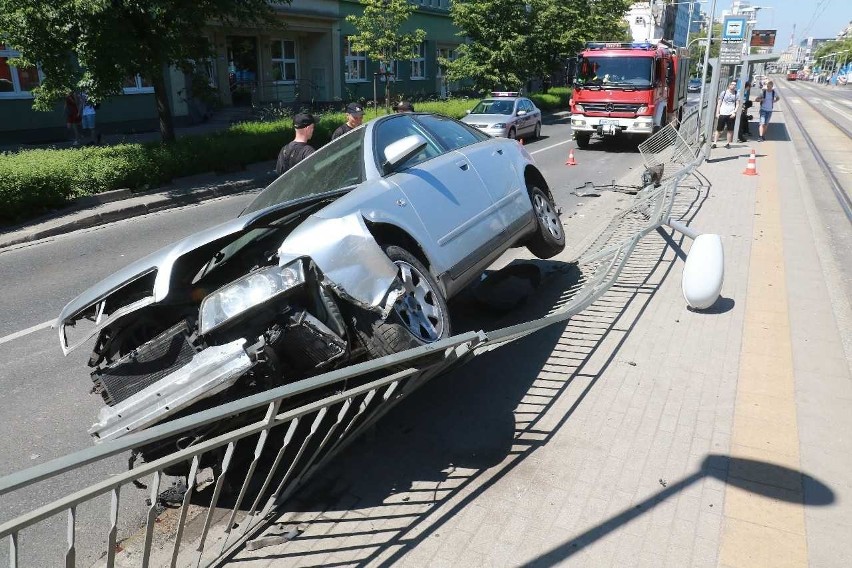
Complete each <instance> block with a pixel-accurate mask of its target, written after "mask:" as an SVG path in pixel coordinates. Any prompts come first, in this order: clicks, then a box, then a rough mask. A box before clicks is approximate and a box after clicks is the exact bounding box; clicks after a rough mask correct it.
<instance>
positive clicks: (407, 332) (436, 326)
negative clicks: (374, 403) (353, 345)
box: [361, 245, 452, 357]
mask: <svg viewBox="0 0 852 568" xmlns="http://www.w3.org/2000/svg"><path fill="white" fill-rule="evenodd" d="M385 254H387V255H388V258H390V259H391V261H392V262H393V263H394V264H395V265H396V267H397V278H398V279H399V281H400V282H401V284H402V294H401V295H400V296H399V298H397V300H396V302H395V303H394V305H393V309H392V310H391V312H390V314H389V315H388V317H387V319H384V320H380V321H377V322H375V323H374V324H373V325H372V326H371V328H372V329H370V330H362V331H361V337H362V339H363V343H364V345H365V347H366V348H367V351H369V353H370V354H371V355H372V356H373V357H381V356H384V355H389V354H391V353H397V352H399V351H404V350H406V349H411V348H412V347H419V346H421V345H426V344H428V343H434V342H435V341H438V340H440V339H445V338H447V337H449V336H450V335H451V333H452V332H451V330H450V314H449V310H448V309H447V302H446V300H444V297H443V295H442V294H441V290H440V288H439V287H438V282H437V281H436V280H435V277H434V276H432V273H431V272H429V270H428V269H427V268H426V267H425V266H424V265H423V263H421V262H420V261H419V260H418V259H417V258H416V257H415V256H414V255H413V254H411V253H410V252H408V251H407V250H405V249H403V248H401V247H398V246H396V245H390V246H387V247H385Z"/></svg>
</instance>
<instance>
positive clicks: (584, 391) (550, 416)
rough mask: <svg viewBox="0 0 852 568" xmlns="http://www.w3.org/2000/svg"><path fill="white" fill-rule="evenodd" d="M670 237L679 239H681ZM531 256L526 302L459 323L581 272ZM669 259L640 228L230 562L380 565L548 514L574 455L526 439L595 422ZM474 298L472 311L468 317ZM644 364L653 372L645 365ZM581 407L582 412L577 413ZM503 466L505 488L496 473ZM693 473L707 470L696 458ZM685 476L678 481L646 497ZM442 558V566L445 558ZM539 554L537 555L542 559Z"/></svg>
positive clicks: (519, 311) (379, 431)
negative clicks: (273, 541)
mask: <svg viewBox="0 0 852 568" xmlns="http://www.w3.org/2000/svg"><path fill="white" fill-rule="evenodd" d="M693 179H695V180H697V183H696V184H695V185H692V186H689V185H688V184H685V185H684V186H683V187H682V191H680V192H679V194H678V196H679V197H678V199H677V201H676V207H675V208H674V209H673V211H672V216H673V217H675V218H677V219H680V220H681V221H683V222H689V220H690V219H692V218H693V217H694V215H695V214H696V213H697V211H698V210H699V209H700V208H701V206H702V204H703V203H704V200H705V199H706V198H707V196H708V194H709V189H710V188H709V186H708V185H707V184H706V183H704V182H702V180H701V178H700V177H697V176H696V177H695V178H693ZM705 182H706V178H705ZM673 238H675V239H679V242H680V243H682V242H683V239H684V238H685V237H682V236H680V235H675V236H674V237H673ZM533 263H534V264H536V268H539V269H540V270H541V269H542V267H543V268H544V270H548V269H550V268H554V270H553V271H552V272H548V273H547V277H546V278H544V279H543V280H542V282H541V284H540V285H539V286H538V287H534V286H533V289H534V292H533V293H530V294H529V295H528V298H527V301H526V302H524V303H521V304H519V305H518V306H516V307H513V308H512V309H511V310H510V311H509V312H507V313H506V314H505V315H504V317H502V318H499V317H495V316H494V314H493V313H491V312H490V311H489V309H488V308H483V307H480V306H479V304H480V303H481V298H479V299H477V298H475V297H469V298H467V299H465V298H463V297H462V298H460V300H459V301H458V302H456V303H455V304H454V307H453V309H457V308H458V307H459V306H461V308H462V310H461V311H462V314H461V316H460V317H459V322H458V323H457V325H459V327H458V328H457V331H458V330H459V329H464V328H467V327H470V326H471V325H472V324H473V322H477V321H478V322H479V323H480V325H479V327H480V328H483V327H488V326H489V325H490V324H496V325H509V324H510V323H513V322H514V321H528V320H530V319H532V318H533V317H535V314H541V313H553V312H554V311H557V310H558V309H559V307H560V306H561V305H564V304H565V303H566V302H569V301H570V299H571V297H570V295H569V294H566V290H569V289H570V288H571V283H572V282H573V283H575V284H576V283H578V281H579V280H578V274H577V273H576V272H574V269H573V268H571V265H562V267H561V269H555V268H559V267H558V265H556V264H547V263H548V261H533ZM677 263H678V261H676V254H675V252H674V251H673V250H672V248H671V247H670V246H669V245H668V244H667V243H666V241H664V240H662V239H659V238H655V235H649V237H648V238H645V239H642V240H640V241H639V243H638V244H637V247H636V249H635V250H634V252H633V254H631V256H630V258H629V260H628V262H627V264H626V265H625V267H624V270H623V271H622V273H621V275H620V276H619V278H618V280H617V281H616V282H615V283H614V284H613V286H612V287H611V288H610V290H609V291H608V292H607V293H605V294H604V295H603V296H601V297H600V298H599V299H598V300H597V301H595V302H594V303H593V304H591V305H590V306H589V307H588V308H586V309H585V310H583V311H582V312H580V313H579V314H577V315H575V316H574V317H572V318H571V319H570V320H567V321H564V322H560V323H556V324H554V325H551V326H550V327H547V328H545V329H543V330H541V331H539V332H537V333H535V334H533V335H530V336H527V337H525V338H523V339H521V340H518V341H516V342H514V343H513V344H509V345H506V346H504V347H501V348H500V349H496V350H494V351H490V352H488V354H487V355H486V356H481V357H475V358H474V359H473V360H471V361H470V362H469V363H468V364H466V365H464V366H463V367H460V368H458V369H456V370H454V371H452V372H450V373H448V374H445V375H443V376H439V377H436V378H434V379H432V380H431V381H430V382H428V383H426V384H425V385H424V386H422V387H421V388H420V389H419V390H418V391H417V394H416V395H413V396H410V397H408V398H406V399H405V400H403V401H402V402H400V403H399V404H398V405H397V406H396V407H395V408H393V409H392V410H391V411H390V412H389V413H388V414H387V415H386V416H385V417H383V418H382V420H381V421H380V422H378V423H377V424H376V426H375V427H374V428H373V429H372V432H371V433H370V434H368V435H366V436H362V437H360V438H358V439H357V440H356V441H354V442H353V443H352V444H351V445H350V446H349V447H348V448H347V449H346V450H344V451H343V452H342V453H341V454H340V455H338V456H337V457H336V458H335V459H334V460H333V461H332V462H331V463H330V464H329V466H328V467H326V468H325V469H324V470H323V471H322V472H320V473H319V474H318V475H317V476H316V477H315V478H313V480H312V481H311V482H310V483H309V484H308V485H307V486H306V487H305V488H304V489H303V491H301V492H300V494H298V495H297V496H296V497H294V499H293V500H291V501H290V502H288V503H287V505H286V507H285V510H286V512H282V513H281V514H280V515H279V517H278V518H276V519H275V520H274V521H273V523H274V524H273V525H272V527H278V528H279V530H280V528H281V527H285V526H288V525H291V524H294V523H295V524H298V525H299V526H300V527H302V529H303V531H302V532H301V533H300V534H299V536H298V538H296V539H294V540H293V541H292V542H288V544H287V547H286V548H284V549H283V550H282V549H280V548H279V549H275V550H266V551H264V550H262V549H261V550H258V551H253V552H251V553H246V552H243V553H241V554H240V555H239V557H237V558H232V562H239V561H241V560H265V561H275V560H285V559H286V560H292V561H296V559H298V562H299V563H300V565H302V566H320V565H322V566H335V565H342V564H347V565H353V564H354V565H366V564H371V565H381V566H390V565H394V564H395V563H397V562H400V561H401V560H402V559H403V557H405V560H406V561H407V562H410V563H414V564H421V562H420V561H421V560H422V564H426V563H428V561H429V560H428V558H429V557H430V556H431V555H433V554H435V552H436V547H440V546H441V543H445V542H448V541H449V539H454V538H457V537H458V535H456V533H457V532H459V529H461V528H462V525H463V526H464V529H463V530H468V531H469V530H471V529H474V530H475V529H476V527H477V526H479V525H483V526H487V525H488V521H487V520H486V519H484V518H483V515H488V514H497V515H500V516H501V520H503V521H505V520H506V518H507V517H509V516H512V515H515V514H517V515H520V516H524V517H529V518H531V519H536V518H546V519H548V520H549V521H551V522H552V520H553V518H554V517H555V516H556V515H558V513H559V510H556V509H555V508H554V507H553V503H551V504H550V506H548V505H547V500H546V499H543V498H542V496H543V491H544V487H546V486H552V484H554V483H557V484H558V476H562V475H565V474H566V470H572V469H573V470H575V471H574V473H575V474H579V473H580V469H581V468H582V467H583V464H582V463H579V461H580V460H572V459H569V456H567V455H565V454H564V452H563V453H562V454H560V453H559V452H558V451H556V450H554V449H551V450H550V451H549V453H543V454H536V450H538V449H540V448H542V447H543V446H545V445H547V444H548V443H550V442H552V441H553V440H554V438H555V437H556V436H560V439H562V440H564V436H576V437H579V438H582V439H586V438H590V439H597V438H598V433H599V432H600V429H601V428H603V427H604V425H603V424H599V423H597V422H596V421H594V420H588V419H587V418H586V417H585V415H588V412H589V410H590V408H586V407H585V406H584V401H585V399H586V398H587V396H588V395H589V394H590V393H591V392H592V391H593V390H594V389H595V387H596V385H597V383H598V381H599V380H600V379H601V377H602V375H603V374H604V372H605V371H607V370H608V369H611V368H613V367H615V368H616V369H615V370H613V372H614V373H616V374H617V373H619V371H617V367H618V366H621V365H625V366H635V365H636V363H635V362H631V361H626V360H622V359H621V358H620V357H619V351H620V348H621V347H622V345H623V344H624V342H625V341H626V340H627V338H628V337H629V336H630V334H631V332H632V330H633V329H634V327H635V325H636V323H637V322H638V321H639V319H640V318H641V316H642V315H643V314H644V313H645V311H646V310H647V309H648V306H649V305H650V302H651V300H652V299H653V297H654V296H655V295H656V294H657V292H658V290H659V287H660V285H661V284H662V283H663V282H664V281H665V280H666V279H667V277H668V276H669V274H670V273H671V271H672V270H673V268H674V267H675V266H677ZM523 264H525V263H516V264H515V268H513V269H512V270H515V271H518V272H519V273H521V274H526V275H527V276H528V277H529V278H530V279H531V281H532V280H534V279H535V276H534V275H533V274H534V272H532V270H531V269H530V268H529V267H528V266H526V267H519V266H520V265H523ZM511 266H512V265H510V267H511ZM510 272H511V271H510ZM491 277H493V275H489V276H488V278H491ZM513 277H518V276H517V273H515V274H514V276H513ZM581 277H582V276H581ZM488 278H486V281H487V280H488ZM470 293H471V295H473V294H474V292H472V291H471V292H470ZM478 310H479V311H480V313H481V315H482V318H481V319H477V318H476V317H475V316H476V314H477V311H478ZM454 315H456V314H455V312H454ZM476 327H477V326H476V325H473V327H472V328H474V329H475V328H476ZM625 369H627V367H625ZM648 372H649V373H651V375H650V376H653V374H654V372H655V371H654V370H653V369H649V370H648ZM586 406H587V405H586ZM577 413H580V415H581V416H580V417H577V418H576V419H575V414H577ZM600 442H601V440H600V439H597V441H596V442H595V443H600ZM614 442H615V441H613V443H614ZM589 443H591V442H589ZM563 444H564V442H563ZM557 445H558V444H557ZM572 455H573V454H572ZM548 456H549V457H548ZM726 460H727V458H713V459H711V460H709V461H708V462H707V463H708V466H707V467H708V468H709V467H711V466H712V467H713V468H714V469H719V470H721V469H723V467H729V466H728V465H727V464H728V462H727V461H726ZM543 461H545V462H546V463H543ZM510 473H511V474H512V475H513V477H512V478H511V479H512V480H513V482H512V484H511V486H510V484H509V483H506V479H505V478H506V477H507V476H508V475H509V474H510ZM699 474H700V475H706V472H705V471H704V469H702V470H701V471H700V472H699ZM693 477H694V476H691V477H688V478H686V479H685V480H684V481H683V482H679V483H676V484H674V486H673V487H672V488H671V489H669V490H667V491H665V492H663V493H662V494H660V495H658V496H657V497H656V498H655V502H659V501H661V500H662V499H665V498H666V497H668V496H669V495H671V494H673V492H675V491H677V490H678V489H679V488H681V487H683V485H682V483H689V482H691V480H692V478H693ZM501 481H502V482H501ZM518 484H520V485H518ZM486 490H487V491H489V496H490V500H489V503H494V502H495V501H494V497H495V494H497V501H498V502H499V503H501V504H502V505H501V506H502V507H504V508H505V510H496V511H491V510H485V509H484V508H483V507H482V506H481V505H480V504H478V503H477V497H479V496H481V495H482V494H483V493H485V491H486ZM651 506H652V505H651V504H650V503H648V504H646V505H645V506H644V507H642V508H638V509H630V510H626V511H625V512H624V513H622V514H620V515H617V516H615V517H613V518H611V519H610V520H609V521H607V522H606V523H604V524H602V525H600V526H597V527H593V528H591V529H588V530H587V531H586V532H585V533H583V534H584V535H587V538H588V539H591V540H595V539H596V538H600V536H603V535H604V534H608V533H609V532H610V531H611V530H612V529H613V528H615V527H618V526H620V525H623V524H624V523H626V522H629V521H630V520H631V519H632V518H634V517H635V516H637V515H640V514H642V513H643V512H645V511H646V510H648V509H650V508H651ZM498 509H499V507H498ZM503 513H505V515H503ZM578 514H579V511H578ZM520 532H521V531H515V532H512V531H504V532H503V533H502V534H501V535H500V537H501V538H506V539H508V542H509V544H511V545H513V546H520V545H521V543H520V542H518V539H519V538H520ZM516 533H517V534H516ZM466 535H467V537H466V538H472V539H483V542H481V543H478V544H480V545H481V546H482V547H484V548H486V549H491V548H493V546H494V541H495V539H496V536H497V535H495V534H493V532H492V530H481V531H476V534H473V535H471V534H469V533H466ZM575 541H576V539H572V541H571V543H566V546H567V548H566V549H564V550H563V547H560V548H559V549H557V550H551V551H550V552H548V553H546V554H545V556H547V558H548V559H550V558H556V557H557V556H560V555H561V557H565V556H566V555H570V554H573V552H572V551H573V550H574V549H575V548H577V547H578V546H579V545H572V543H574V542H575ZM503 545H506V543H505V542H504V543H503ZM455 550H456V551H458V548H455ZM509 552H510V551H508V550H507V554H508V553H509ZM419 554H420V555H423V556H418V555H419ZM427 554H428V555H430V556H425V555H427ZM505 558H508V556H506V557H505ZM446 560H449V561H450V563H451V564H452V558H449V559H446ZM549 563H550V562H549V561H548V560H545V559H544V558H543V559H542V565H548V564H549Z"/></svg>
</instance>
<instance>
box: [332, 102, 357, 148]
mask: <svg viewBox="0 0 852 568" xmlns="http://www.w3.org/2000/svg"><path fill="white" fill-rule="evenodd" d="M362 122H364V107H362V106H361V105H360V104H358V103H349V104H348V105H346V122H345V123H344V124H341V125H340V126H338V127H337V128H336V129H335V131H334V132H332V133H331V139H332V140H334V139H335V138H340V137H341V136H343V135H344V134H346V133H347V132H349V131H350V130H352V129H353V128H358V127H359V126H361V123H362Z"/></svg>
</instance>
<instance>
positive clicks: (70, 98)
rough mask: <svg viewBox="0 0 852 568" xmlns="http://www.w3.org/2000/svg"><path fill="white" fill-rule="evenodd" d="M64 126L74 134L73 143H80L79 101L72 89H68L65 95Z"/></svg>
mask: <svg viewBox="0 0 852 568" xmlns="http://www.w3.org/2000/svg"><path fill="white" fill-rule="evenodd" d="M64 110H65V126H66V127H67V128H68V130H70V131H71V134H72V135H73V136H74V145H75V146H76V145H77V144H79V143H80V122H81V121H82V117H81V116H80V103H79V100H78V99H77V95H76V93H74V91H68V94H67V95H65V109H64Z"/></svg>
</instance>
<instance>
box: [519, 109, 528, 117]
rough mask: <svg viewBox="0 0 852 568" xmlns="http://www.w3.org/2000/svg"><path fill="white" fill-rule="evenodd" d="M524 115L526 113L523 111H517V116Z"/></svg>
mask: <svg viewBox="0 0 852 568" xmlns="http://www.w3.org/2000/svg"><path fill="white" fill-rule="evenodd" d="M525 114H527V111H525V110H519V111H518V116H524V115H525Z"/></svg>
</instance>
